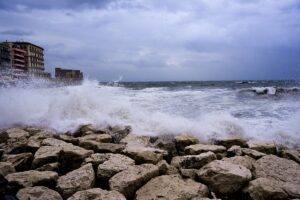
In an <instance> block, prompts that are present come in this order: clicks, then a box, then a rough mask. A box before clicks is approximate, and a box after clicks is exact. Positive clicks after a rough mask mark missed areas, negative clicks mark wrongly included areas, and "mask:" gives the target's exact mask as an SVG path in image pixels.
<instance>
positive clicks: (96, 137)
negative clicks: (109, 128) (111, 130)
mask: <svg viewBox="0 0 300 200" xmlns="http://www.w3.org/2000/svg"><path fill="white" fill-rule="evenodd" d="M78 140H79V145H80V143H82V142H84V141H87V140H92V141H95V142H104V143H105V142H108V143H109V142H111V140H112V137H111V136H110V135H108V134H90V135H85V136H83V137H79V138H78Z"/></svg>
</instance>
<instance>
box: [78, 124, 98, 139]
mask: <svg viewBox="0 0 300 200" xmlns="http://www.w3.org/2000/svg"><path fill="white" fill-rule="evenodd" d="M88 131H90V132H95V131H96V128H95V127H94V126H93V125H92V124H85V125H81V126H80V127H79V128H78V129H77V130H76V131H75V132H74V133H73V136H74V137H81V136H83V135H85V133H86V132H88Z"/></svg>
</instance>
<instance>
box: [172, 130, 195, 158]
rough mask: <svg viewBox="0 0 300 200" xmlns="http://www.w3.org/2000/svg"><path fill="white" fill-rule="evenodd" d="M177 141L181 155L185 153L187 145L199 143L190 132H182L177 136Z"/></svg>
mask: <svg viewBox="0 0 300 200" xmlns="http://www.w3.org/2000/svg"><path fill="white" fill-rule="evenodd" d="M175 142H176V148H177V150H178V152H179V155H183V154H184V149H185V147H187V146H190V145H193V144H198V143H199V140H198V138H195V137H194V136H192V135H190V134H182V135H178V136H176V137H175Z"/></svg>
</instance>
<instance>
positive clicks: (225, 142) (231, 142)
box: [214, 137, 248, 149]
mask: <svg viewBox="0 0 300 200" xmlns="http://www.w3.org/2000/svg"><path fill="white" fill-rule="evenodd" d="M214 143H215V144H216V145H222V146H224V147H226V148H227V149H228V148H230V147H232V146H241V147H248V144H247V141H246V140H245V139H243V138H240V137H229V138H225V139H216V140H215V141H214Z"/></svg>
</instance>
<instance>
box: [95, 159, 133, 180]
mask: <svg viewBox="0 0 300 200" xmlns="http://www.w3.org/2000/svg"><path fill="white" fill-rule="evenodd" d="M134 164H135V162H134V160H132V159H131V158H129V157H127V156H124V155H121V154H109V159H108V160H106V161H105V162H103V163H102V164H100V165H99V166H98V170H97V177H98V178H99V179H102V180H108V179H109V178H111V177H112V176H113V175H115V174H116V173H118V172H121V171H123V170H125V169H127V168H128V167H129V166H133V165H134Z"/></svg>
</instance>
